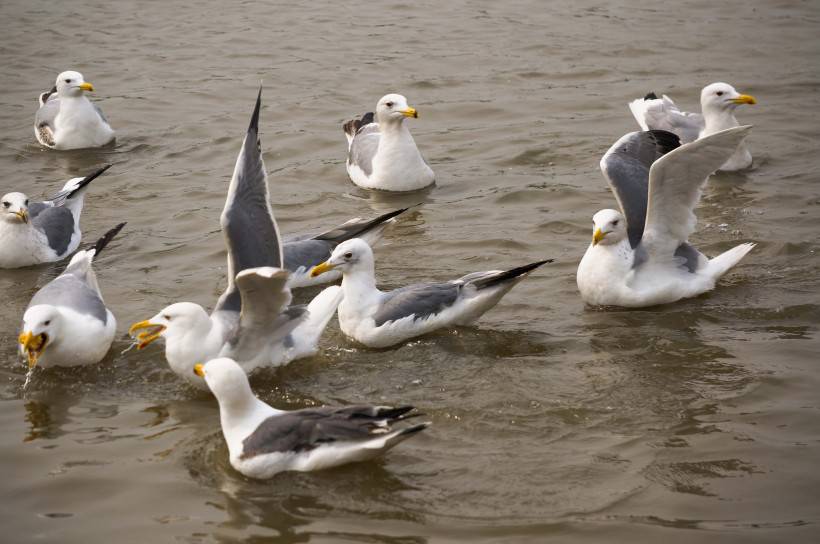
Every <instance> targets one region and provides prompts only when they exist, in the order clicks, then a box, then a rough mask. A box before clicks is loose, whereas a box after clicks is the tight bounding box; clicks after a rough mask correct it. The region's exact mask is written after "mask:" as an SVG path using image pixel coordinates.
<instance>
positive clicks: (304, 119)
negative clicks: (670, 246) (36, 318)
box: [0, 0, 820, 543]
mask: <svg viewBox="0 0 820 544" xmlns="http://www.w3.org/2000/svg"><path fill="white" fill-rule="evenodd" d="M304 4H305V5H303V6H299V7H294V6H292V5H290V4H289V3H282V5H275V4H274V3H267V4H265V3H257V2H241V3H240V2H236V3H232V2H220V1H202V2H145V1H135V2H92V1H90V0H80V1H77V2H69V1H66V2H41V1H33V0H5V1H4V2H3V3H2V5H0V21H2V22H1V23H0V29H2V33H0V55H2V65H3V70H2V72H3V77H4V85H3V92H2V94H0V122H1V124H0V126H2V128H3V130H2V134H1V135H0V175H1V176H2V191H3V192H5V191H8V190H12V189H16V190H23V191H26V192H27V193H28V194H29V195H32V196H35V197H41V196H43V195H45V194H48V193H50V192H52V191H54V190H55V189H56V188H57V187H58V186H59V185H60V184H61V183H62V182H63V181H64V180H65V179H67V178H68V177H69V176H73V175H81V174H84V173H87V172H89V171H91V170H92V169H93V168H95V167H96V166H98V165H100V164H102V163H105V162H113V163H115V164H116V166H115V167H114V168H112V169H111V170H110V172H109V173H107V174H106V175H105V176H104V177H103V178H100V179H99V180H97V181H95V182H94V185H93V186H92V188H91V190H90V192H89V194H88V197H87V200H86V207H85V212H84V215H83V225H84V231H85V234H86V238H87V240H92V239H95V238H96V237H97V236H99V235H100V234H101V233H103V232H104V231H105V230H106V229H108V228H110V227H111V226H113V225H114V224H115V223H117V222H118V221H121V220H127V221H128V226H127V228H126V229H125V230H124V231H123V235H122V236H121V237H120V238H119V240H118V241H117V242H115V243H114V244H113V245H112V247H111V248H110V249H109V250H108V251H107V253H106V254H103V256H102V257H101V258H100V259H99V261H98V263H97V267H96V268H97V271H98V275H99V278H100V282H101V284H102V287H103V291H104V293H105V296H106V301H107V303H108V304H109V306H110V307H111V309H112V311H113V312H114V313H115V314H116V316H117V318H118V319H119V322H120V327H119V329H120V333H119V335H118V337H117V340H116V341H115V343H114V346H113V348H112V351H111V354H110V355H109V356H108V357H107V358H106V360H105V361H104V362H103V363H101V364H100V365H97V366H94V367H90V368H82V369H74V370H40V371H38V372H35V374H34V376H33V377H32V380H31V383H30V384H29V385H28V387H26V388H25V389H24V388H23V384H24V380H25V365H24V364H23V363H22V362H21V361H20V360H18V359H17V357H16V354H15V337H16V334H17V327H18V326H19V321H20V317H21V315H22V311H23V309H24V308H25V305H26V304H27V302H28V300H29V298H30V296H31V295H32V293H33V292H34V291H35V289H36V288H37V287H38V286H40V285H42V284H43V283H45V282H46V281H48V279H49V278H51V277H53V276H54V274H56V273H58V272H59V271H60V270H61V269H62V267H61V266H60V265H55V266H47V267H41V268H33V269H26V270H18V271H2V273H0V291H1V292H2V293H3V295H4V297H3V298H4V306H5V309H4V310H3V312H2V315H0V329H2V331H3V335H2V336H0V360H2V363H0V373H2V386H0V436H2V438H0V471H1V472H0V481H1V482H2V484H0V504H2V508H0V526H2V528H3V529H2V530H3V540H4V541H6V542H34V541H37V542H66V543H68V542H71V543H74V542H78V543H88V542H118V543H126V542H127V543H131V542H135V543H144V542H171V541H183V542H238V541H248V542H267V541H270V542H274V541H277V542H279V541H280V542H307V541H311V542H395V543H411V542H412V543H416V542H427V541H431V542H456V541H461V542H482V541H483V542H490V541H492V542H539V541H544V540H547V539H552V540H554V541H559V542H602V541H605V542H614V541H629V542H634V543H638V542H658V541H661V540H663V541H665V542H692V541H700V542H744V543H749V542H798V541H803V542H808V541H815V542H816V541H818V539H820V528H818V522H820V501H819V500H818V499H820V478H819V477H818V470H817V460H818V456H819V455H820V398H819V397H820V396H819V395H818V390H820V371H819V370H818V360H820V358H818V348H819V347H820V345H819V343H818V321H819V320H820V300H818V288H819V287H820V274H819V273H818V272H819V270H818V269H819V268H820V258H818V253H817V252H818V243H817V236H818V232H819V231H818V224H819V222H820V207H818V205H820V189H818V187H820V185H819V183H820V180H818V174H817V170H818V165H819V164H820V161H818V158H817V151H818V149H817V140H818V137H820V124H819V123H818V121H820V115H818V109H819V108H820V60H818V59H820V38H818V36H820V4H818V3H817V2H798V1H785V0H781V1H775V0H771V1H765V2H764V1H761V2H734V1H723V2H707V1H689V0H684V1H681V2H676V3H674V5H670V6H671V7H670V8H668V9H667V10H661V9H657V8H654V7H653V6H654V5H655V4H653V3H650V2H639V1H630V2H627V1H623V0H622V1H615V2H609V3H605V2H591V1H587V0H581V1H578V2H550V3H546V2H537V1H533V0H529V1H524V0H522V1H515V2H503V3H502V2H463V1H456V2H449V3H446V4H444V3H437V2H430V1H420V2H408V3H398V4H394V3H377V2H334V3H321V2H318V3H316V2H314V3H304ZM68 68H73V69H77V70H79V71H81V72H83V73H84V74H85V76H86V78H87V79H88V80H89V81H91V82H93V83H94V84H95V86H96V88H97V93H96V95H95V96H96V100H98V101H99V103H100V105H101V106H102V107H103V109H104V110H105V112H106V114H107V115H108V117H109V119H110V120H111V123H112V125H113V126H114V127H115V128H116V129H117V132H118V142H117V145H116V147H115V148H113V149H104V150H98V151H93V150H92V151H89V150H86V151H76V152H53V151H46V150H43V149H40V148H39V147H38V146H37V145H36V144H35V142H34V137H33V134H32V129H31V124H32V121H33V116H34V112H35V110H36V106H37V104H36V96H37V93H39V92H40V91H42V90H45V89H47V88H49V87H50V86H51V85H52V82H53V80H54V78H55V77H56V74H57V73H58V72H59V71H61V70H63V69H68ZM260 80H264V84H265V90H264V107H263V111H262V123H261V126H262V142H263V148H264V150H265V160H266V161H267V165H268V168H269V169H270V173H271V183H272V197H273V204H274V210H275V214H276V216H277V219H278V220H279V222H280V224H281V225H282V227H283V230H284V231H285V232H287V233H299V232H305V231H310V230H316V229H321V228H324V227H328V226H332V225H335V224H337V223H340V222H342V221H344V220H346V219H348V218H350V217H354V216H366V215H372V214H376V213H378V212H381V211H383V210H386V209H390V208H393V207H397V206H402V205H405V204H409V203H415V202H417V201H419V200H421V201H423V202H424V205H423V206H422V207H420V208H419V209H418V210H417V211H414V212H413V213H411V214H409V215H408V217H406V218H404V219H403V220H402V221H401V222H400V223H399V225H397V227H396V228H394V229H393V230H392V231H391V232H390V233H389V234H388V236H387V237H386V243H385V244H384V245H383V246H381V247H380V248H379V249H378V250H377V265H378V276H379V279H380V282H381V283H382V284H383V285H385V286H388V287H392V286H399V285H403V284H406V283H409V282H413V281H419V280H425V279H435V280H445V279H450V278H453V277H457V276H460V275H462V274H465V273H467V272H471V271H474V270H482V269H487V268H496V267H507V266H514V265H518V264H522V263H525V262H529V261H532V260H536V259H540V258H548V257H552V258H555V259H556V263H555V264H552V265H549V266H546V267H544V268H543V269H541V270H539V271H538V272H536V273H535V274H533V276H532V277H531V278H530V279H529V280H527V281H525V282H524V283H522V284H521V285H519V286H518V287H517V288H516V289H515V290H513V291H512V292H511V293H510V294H509V295H508V296H507V297H506V298H505V299H504V300H503V301H502V303H501V304H500V305H499V306H498V307H497V308H495V309H494V310H493V311H491V312H490V313H488V314H487V315H486V316H485V317H484V318H483V319H481V321H480V322H479V324H478V325H477V326H476V327H474V328H467V329H462V330H458V331H448V332H442V333H440V334H437V335H433V336H429V337H425V338H422V339H419V340H417V341H414V342H410V343H407V344H405V345H402V346H399V347H396V348H394V349H390V350H367V349H362V348H359V347H357V346H355V345H354V344H353V343H351V342H350V341H347V340H345V339H344V338H343V337H342V336H341V334H340V333H339V330H338V326H337V324H336V323H335V322H334V323H332V324H331V326H330V328H329V330H328V331H327V334H326V335H325V337H324V340H323V346H324V349H323V351H322V352H321V354H320V355H318V356H317V357H315V358H313V359H310V360H305V361H299V362H298V363H295V364H292V365H291V366H289V367H287V368H285V369H282V370H280V371H269V372H267V373H263V374H261V375H258V376H256V377H255V379H254V380H253V385H254V388H255V390H256V391H257V392H258V393H259V395H260V396H261V397H262V398H263V399H265V400H267V401H269V402H271V403H273V404H275V405H277V406H280V407H303V406H311V405H314V404H324V403H352V402H384V403H412V404H415V405H417V406H419V407H420V408H421V410H423V411H424V412H425V413H427V414H428V416H429V418H430V419H431V420H432V421H433V422H434V426H433V427H432V428H431V429H430V430H429V431H428V432H426V433H424V434H423V435H421V436H419V437H417V438H415V439H413V440H411V441H408V442H406V443H404V444H403V445H402V446H401V447H399V448H397V449H396V450H394V451H393V452H391V454H390V455H389V456H388V457H387V458H386V459H384V460H383V461H380V462H378V463H375V464H367V465H354V466H348V467H343V468H340V469H335V470H330V471H326V472H322V473H314V474H284V475H280V476H279V477H277V478H275V479H273V480H272V481H268V482H256V481H251V480H248V479H245V478H243V477H242V476H240V475H239V474H237V473H236V472H234V471H233V470H232V469H231V468H230V466H229V465H228V462H227V449H226V447H225V445H224V442H223V439H222V436H221V434H220V432H219V426H218V425H219V424H218V417H217V407H216V404H215V402H214V401H213V400H212V399H211V398H209V397H208V396H206V395H204V394H201V393H197V392H195V391H192V390H190V389H189V388H188V387H186V386H185V385H183V384H182V383H180V382H179V381H178V380H177V379H176V378H175V376H174V375H173V374H172V372H171V371H170V370H169V369H168V367H167V365H166V363H165V362H164V359H163V356H162V354H161V352H160V350H159V349H158V348H152V349H149V350H147V351H146V352H140V353H135V352H131V353H128V354H126V355H121V354H120V353H121V351H122V350H123V349H124V348H125V347H126V346H127V344H128V342H127V339H126V335H125V329H126V326H127V325H128V324H129V323H131V322H133V321H136V320H139V319H143V318H146V317H149V316H151V315H153V313H154V312H155V311H157V310H158V309H160V308H161V307H162V306H164V305H166V304H167V303H170V302H174V301H179V300H191V301H195V302H199V303H201V304H204V305H206V306H208V307H210V305H212V304H213V302H214V301H215V299H216V296H217V295H218V293H219V292H220V291H221V290H222V288H223V286H224V284H225V267H224V259H225V257H224V248H223V242H222V236H221V234H220V232H219V223H218V216H219V212H220V210H221V208H222V204H223V202H224V198H225V191H226V189H227V182H228V179H229V176H230V174H231V171H232V169H233V163H234V160H235V158H236V154H237V152H238V149H239V146H240V142H241V138H242V136H243V133H244V130H245V127H246V125H247V121H248V116H249V114H250V111H251V108H252V105H253V99H254V97H255V93H256V88H257V85H258V83H259V81H260ZM718 80H725V81H728V82H730V83H733V84H734V85H736V86H737V88H738V89H739V90H741V91H743V92H748V93H750V94H753V95H755V96H756V97H757V98H758V100H759V105H758V106H754V107H745V108H743V109H742V110H741V111H740V112H739V115H740V118H741V120H742V121H743V122H748V123H752V124H754V125H756V129H755V132H754V133H753V135H752V137H751V140H750V144H751V148H752V150H753V152H754V154H755V159H756V160H755V162H756V166H755V168H754V169H753V170H752V171H750V172H748V173H746V174H739V175H731V176H730V175H722V176H719V177H717V178H714V179H713V181H712V182H711V184H710V185H709V187H708V188H707V190H706V192H705V195H704V198H703V201H702V203H701V206H700V209H699V212H698V213H699V216H700V228H699V230H698V233H697V234H696V235H695V237H694V239H693V241H694V242H695V243H696V244H697V245H698V246H699V247H700V248H701V249H702V250H704V251H705V252H706V253H708V254H715V253H718V252H720V251H723V250H726V249H728V248H729V247H731V246H732V245H734V244H736V243H738V242H740V241H748V240H751V241H756V242H758V244H759V245H758V247H757V248H756V249H755V251H754V252H752V253H751V254H750V255H749V257H748V258H747V259H746V260H745V261H744V262H743V263H742V264H741V265H740V266H739V267H738V268H737V269H736V270H735V271H734V272H733V273H731V274H730V275H729V276H728V277H727V278H726V279H725V280H724V281H723V282H722V285H721V286H720V288H719V289H718V290H716V291H715V292H713V293H711V294H709V295H707V296H702V297H700V298H698V299H695V300H690V301H686V302H682V303H679V304H674V305H669V306H666V307H662V308H653V309H648V310H642V311H609V312H603V311H596V310H592V309H587V308H585V307H584V305H583V304H582V302H581V300H580V298H579V296H578V293H577V290H576V287H575V269H576V266H577V263H578V261H579V260H580V258H581V255H582V254H583V252H584V250H585V249H586V245H587V243H588V240H589V236H590V224H591V216H592V214H593V213H594V212H595V211H597V210H598V209H600V208H603V207H610V206H612V205H613V204H614V201H613V199H612V196H611V195H610V193H609V191H608V189H607V187H606V184H605V182H604V180H603V178H602V176H601V174H600V172H599V171H598V161H599V159H600V157H601V155H602V154H603V153H604V151H606V149H607V148H608V147H609V146H610V145H611V144H612V143H613V142H614V141H615V140H616V139H617V138H618V137H620V136H621V135H622V134H624V133H625V132H627V131H631V130H634V129H635V128H636V125H635V123H634V121H633V120H632V118H631V116H630V114H629V111H628V109H627V107H626V103H627V101H628V100H630V99H631V98H634V97H637V96H641V95H643V94H644V93H645V92H647V91H649V90H655V91H657V92H662V91H663V92H669V93H670V94H671V95H672V96H673V97H674V98H675V99H677V101H678V102H679V103H680V104H681V105H682V106H683V107H686V108H687V109H694V108H696V107H697V97H698V95H699V90H700V88H701V87H702V86H703V85H704V84H706V83H709V82H712V81H718ZM389 91H396V92H401V93H403V94H405V95H406V96H407V97H408V99H409V102H410V104H411V105H413V106H416V107H417V108H418V109H419V111H420V113H421V117H420V119H418V120H417V121H415V120H413V121H411V129H412V130H413V133H414V135H415V136H416V139H417V141H418V143H419V145H420V147H421V149H422V151H423V152H424V154H425V155H426V157H427V158H428V160H429V161H430V163H431V164H432V165H433V168H434V169H435V171H436V173H437V175H438V186H437V187H436V188H435V189H433V190H432V191H430V192H429V193H427V194H424V195H421V196H419V195H412V196H406V197H396V196H382V195H372V194H369V193H367V192H365V191H362V190H360V189H358V188H356V187H355V186H353V185H352V184H351V183H350V182H349V181H348V180H347V177H346V174H345V171H344V157H345V151H346V145H345V140H344V136H343V134H342V131H341V127H340V125H341V123H342V122H343V121H344V120H346V119H348V118H350V117H351V116H352V115H354V114H359V113H361V112H363V111H366V110H368V109H372V107H373V105H374V104H375V102H376V100H377V99H378V98H379V97H380V96H382V95H383V94H385V93H387V92H389ZM315 292H316V290H312V291H308V292H303V293H300V294H299V298H300V299H304V300H307V299H308V297H309V296H311V295H313V294H315Z"/></svg>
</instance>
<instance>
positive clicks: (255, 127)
mask: <svg viewBox="0 0 820 544" xmlns="http://www.w3.org/2000/svg"><path fill="white" fill-rule="evenodd" d="M261 107H262V85H259V94H257V95H256V105H255V106H254V107H253V114H252V115H251V124H250V126H248V132H256V133H258V132H259V110H260V109H261Z"/></svg>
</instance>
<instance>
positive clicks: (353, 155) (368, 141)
mask: <svg viewBox="0 0 820 544" xmlns="http://www.w3.org/2000/svg"><path fill="white" fill-rule="evenodd" d="M380 137H381V136H380V134H379V125H378V124H376V123H370V124H367V125H364V126H363V127H362V128H360V129H359V130H358V132H356V135H355V137H354V138H353V141H352V142H351V144H350V152H349V153H348V156H347V162H348V164H351V165H356V166H358V167H359V168H361V170H362V172H364V173H365V174H366V175H368V176H369V175H370V174H372V173H373V157H375V156H376V152H377V151H378V150H379V138H380Z"/></svg>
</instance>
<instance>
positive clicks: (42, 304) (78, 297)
mask: <svg viewBox="0 0 820 544" xmlns="http://www.w3.org/2000/svg"><path fill="white" fill-rule="evenodd" d="M123 226H125V223H120V224H119V225H117V226H116V227H114V228H113V229H111V230H110V231H108V232H107V233H106V234H105V236H103V237H102V238H100V239H99V240H98V241H97V243H96V244H95V246H94V247H93V248H90V249H87V250H83V251H78V252H77V254H76V255H74V257H72V258H71V262H70V263H68V266H67V267H66V269H65V270H64V271H63V273H62V274H60V275H59V276H57V277H56V278H55V279H53V280H51V281H50V282H48V283H47V284H46V285H45V286H43V288H42V289H40V290H39V291H37V293H35V295H34V297H32V299H31V302H29V305H28V308H26V312H25V314H24V315H23V327H22V329H23V330H22V332H21V333H20V336H19V338H18V340H19V343H20V354H21V355H23V356H25V357H26V359H27V360H28V366H29V368H34V366H35V365H37V366H41V367H50V366H79V365H90V364H94V363H98V362H100V360H102V358H103V357H105V354H106V353H108V350H109V349H110V348H111V342H112V341H113V340H114V333H115V332H116V330H117V320H116V319H115V318H114V314H112V313H111V311H110V310H109V309H108V308H106V306H105V302H104V301H103V298H102V294H101V293H100V286H99V285H98V284H97V276H96V275H95V274H94V269H93V268H92V267H91V265H92V262H93V260H94V258H95V257H97V256H98V255H99V254H100V252H101V251H102V250H103V249H105V246H107V245H108V243H109V242H110V241H111V240H112V239H113V238H114V236H116V235H117V233H118V232H119V231H120V229H122V227H123Z"/></svg>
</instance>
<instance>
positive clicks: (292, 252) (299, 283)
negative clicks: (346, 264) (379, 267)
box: [282, 208, 408, 289]
mask: <svg viewBox="0 0 820 544" xmlns="http://www.w3.org/2000/svg"><path fill="white" fill-rule="evenodd" d="M407 209H408V208H401V209H399V210H394V211H392V212H387V213H385V214H382V215H380V216H378V217H376V218H374V219H361V218H359V217H355V218H353V219H351V220H349V221H347V222H345V223H342V224H341V225H339V226H338V227H335V228H333V229H331V230H329V231H327V232H323V233H322V234H318V235H316V236H312V237H308V236H304V237H299V238H294V239H291V240H290V241H286V242H285V243H284V244H283V245H282V249H283V251H284V254H285V268H286V269H287V270H288V271H289V272H290V279H289V280H288V287H290V288H291V289H296V288H298V287H310V286H314V285H321V284H324V283H332V282H334V281H336V280H338V279H339V278H340V277H342V274H341V272H338V271H337V272H330V273H328V274H322V275H321V276H312V275H311V274H310V271H311V269H312V268H313V267H314V266H316V265H317V264H320V263H322V262H324V261H326V260H327V259H328V258H329V257H330V254H331V253H332V252H333V249H334V248H335V247H336V246H338V245H339V244H341V243H342V242H344V241H346V240H350V239H352V238H362V239H363V240H366V241H367V243H368V244H370V245H374V244H375V243H376V242H378V241H379V240H380V239H381V237H382V234H383V233H384V229H385V228H386V227H387V226H389V225H390V224H392V223H394V222H395V219H394V218H395V217H396V216H397V215H399V214H402V213H404V212H405V211H407Z"/></svg>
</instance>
